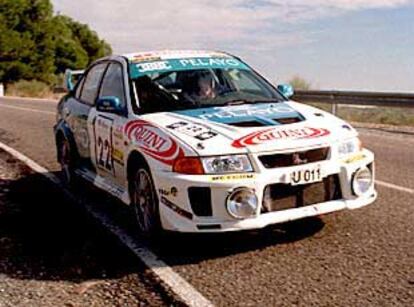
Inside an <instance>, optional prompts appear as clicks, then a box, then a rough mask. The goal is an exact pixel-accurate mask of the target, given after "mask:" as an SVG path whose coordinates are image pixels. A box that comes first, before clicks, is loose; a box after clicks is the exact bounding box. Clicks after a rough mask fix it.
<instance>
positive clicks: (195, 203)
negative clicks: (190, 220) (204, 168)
mask: <svg viewBox="0 0 414 307" xmlns="http://www.w3.org/2000/svg"><path fill="white" fill-rule="evenodd" d="M188 197H189V198H190V205H191V209H192V210H193V212H194V214H195V215H197V216H212V215H213V212H212V208H211V190H210V188H207V187H190V188H188Z"/></svg>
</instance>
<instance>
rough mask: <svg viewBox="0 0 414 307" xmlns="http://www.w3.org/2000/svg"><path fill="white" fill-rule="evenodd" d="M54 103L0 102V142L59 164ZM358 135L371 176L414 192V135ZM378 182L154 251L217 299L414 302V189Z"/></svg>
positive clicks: (319, 303)
mask: <svg viewBox="0 0 414 307" xmlns="http://www.w3.org/2000/svg"><path fill="white" fill-rule="evenodd" d="M55 107H56V104H55V103H53V102H45V101H30V100H17V99H0V141H1V142H3V143H6V144H8V145H10V146H12V147H13V148H15V149H17V150H19V151H21V152H23V153H24V154H26V155H27V156H29V157H31V158H32V159H33V160H35V161H36V162H38V163H39V164H41V165H43V166H45V167H46V168H48V169H49V170H52V171H56V170H58V165H57V163H56V162H55V148H54V141H53V133H52V126H53V124H54V121H55V116H54V110H55ZM360 134H361V139H362V141H363V143H364V146H365V147H367V148H370V149H371V150H373V151H374V152H375V154H376V169H377V179H378V180H381V181H385V182H388V183H393V184H396V185H399V186H403V187H406V188H411V189H413V188H414V133H413V134H411V133H404V134H402V133H396V132H387V131H382V130H378V129H366V128H364V129H360ZM377 189H378V192H379V198H378V200H377V201H376V202H375V203H374V204H373V205H371V206H368V207H365V208H362V209H359V210H355V211H348V212H341V213H337V214H332V215H328V216H325V217H323V218H322V219H319V218H315V219H309V220H304V221H298V222H294V223H289V224H285V225H281V226H277V227H271V228H268V229H265V230H263V231H253V232H252V231H250V232H242V233H234V234H221V235H203V236H189V235H187V236H177V237H175V236H174V238H169V240H165V241H162V242H156V243H154V244H153V247H152V248H153V249H154V250H155V251H156V253H157V254H158V255H160V257H161V258H162V259H163V260H164V261H165V262H166V263H168V264H169V265H170V266H171V267H172V268H173V269H174V270H175V271H176V272H177V273H179V274H180V275H181V276H182V277H184V278H185V279H186V280H187V281H188V282H189V283H190V284H192V285H193V286H194V287H195V288H196V289H197V290H199V291H200V292H201V293H202V294H203V295H204V296H206V297H207V298H208V299H209V300H211V301H212V302H213V303H214V304H216V305H219V306H229V305H231V306H233V305H238V306H240V305H243V306H253V305H254V306H291V305H300V306H309V305H315V306H327V305H329V306H332V305H338V306H355V305H359V306H414V201H413V199H412V196H413V195H412V194H409V193H406V192H403V191H398V190H395V189H392V188H387V187H384V186H378V187H377ZM120 223H122V219H120ZM126 231H132V230H130V229H129V228H128V227H127V226H126Z"/></svg>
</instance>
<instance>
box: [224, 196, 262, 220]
mask: <svg viewBox="0 0 414 307" xmlns="http://www.w3.org/2000/svg"><path fill="white" fill-rule="evenodd" d="M257 202H258V201H257V197H256V194H255V193H254V192H253V191H252V190H250V189H247V188H239V189H236V190H234V191H233V192H232V193H231V194H230V195H229V197H228V198H227V211H228V212H229V214H230V215H231V216H233V217H235V218H236V219H243V218H247V217H251V216H253V215H255V214H256V211H257Z"/></svg>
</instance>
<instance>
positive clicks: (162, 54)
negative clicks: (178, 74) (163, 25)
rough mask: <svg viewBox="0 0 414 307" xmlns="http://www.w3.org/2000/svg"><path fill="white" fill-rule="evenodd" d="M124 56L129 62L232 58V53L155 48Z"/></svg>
mask: <svg viewBox="0 0 414 307" xmlns="http://www.w3.org/2000/svg"><path fill="white" fill-rule="evenodd" d="M123 56H124V57H126V58H127V59H128V61H129V62H132V63H135V62H144V61H152V60H167V59H185V58H194V57H201V58H211V57H221V58H223V57H225V58H234V56H233V55H231V54H229V53H226V52H222V51H209V50H155V51H142V52H135V53H128V54H124V55H123Z"/></svg>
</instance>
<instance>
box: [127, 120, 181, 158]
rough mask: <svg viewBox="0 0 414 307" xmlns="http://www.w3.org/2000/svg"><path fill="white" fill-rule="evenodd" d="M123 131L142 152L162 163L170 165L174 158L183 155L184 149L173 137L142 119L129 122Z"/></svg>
mask: <svg viewBox="0 0 414 307" xmlns="http://www.w3.org/2000/svg"><path fill="white" fill-rule="evenodd" d="M124 133H125V135H126V136H127V138H128V139H129V140H131V141H132V142H133V143H135V144H136V145H137V146H138V147H139V148H140V149H141V151H142V153H144V154H146V155H148V156H150V157H152V158H154V159H155V160H158V161H160V162H162V163H165V164H168V165H172V164H173V163H174V160H175V159H176V158H178V157H182V156H184V151H183V150H182V148H180V147H179V145H178V144H177V142H176V141H175V140H174V139H172V138H171V137H170V136H168V135H167V134H165V133H164V132H162V131H161V130H160V129H159V128H158V127H156V126H154V125H152V124H151V123H149V122H146V121H144V120H134V121H131V122H129V123H128V124H127V125H126V126H125V128H124Z"/></svg>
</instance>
